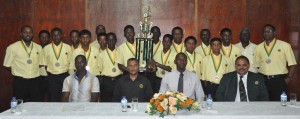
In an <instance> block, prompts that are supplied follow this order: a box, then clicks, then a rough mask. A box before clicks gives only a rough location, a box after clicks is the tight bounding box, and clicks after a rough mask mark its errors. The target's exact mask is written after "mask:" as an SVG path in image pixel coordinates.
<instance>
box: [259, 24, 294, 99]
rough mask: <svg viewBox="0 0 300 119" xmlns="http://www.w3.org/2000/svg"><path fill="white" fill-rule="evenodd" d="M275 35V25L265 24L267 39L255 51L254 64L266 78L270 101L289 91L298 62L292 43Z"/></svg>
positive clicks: (264, 35)
mask: <svg viewBox="0 0 300 119" xmlns="http://www.w3.org/2000/svg"><path fill="white" fill-rule="evenodd" d="M275 36H276V30H275V27H274V26H273V25H271V24H267V25H265V26H264V34H263V37H264V40H265V41H264V42H262V43H260V44H259V45H258V46H257V47H256V49H255V53H254V64H255V66H257V67H258V68H259V69H258V72H259V73H260V74H262V75H263V76H264V78H265V83H266V86H267V89H268V93H269V98H270V101H279V100H280V95H281V93H282V91H287V84H288V83H289V81H290V80H291V79H293V75H294V72H295V67H296V64H297V62H296V59H295V56H294V53H293V50H292V48H291V45H290V44H289V43H287V42H284V41H282V40H279V39H276V38H275ZM287 66H288V68H287Z"/></svg>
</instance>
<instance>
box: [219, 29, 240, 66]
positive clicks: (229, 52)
mask: <svg viewBox="0 0 300 119" xmlns="http://www.w3.org/2000/svg"><path fill="white" fill-rule="evenodd" d="M221 38H222V41H223V45H222V49H221V50H222V54H223V55H225V56H227V57H229V58H230V60H231V64H232V65H233V64H234V62H235V59H236V58H237V57H238V56H241V51H240V49H239V48H238V47H236V46H235V45H232V44H231V43H230V41H231V39H232V32H231V30H230V29H229V28H223V29H222V30H221ZM232 67H233V66H232Z"/></svg>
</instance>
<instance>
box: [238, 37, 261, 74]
mask: <svg viewBox="0 0 300 119" xmlns="http://www.w3.org/2000/svg"><path fill="white" fill-rule="evenodd" d="M235 46H237V47H238V48H239V49H240V50H241V52H242V55H243V56H246V57H247V58H248V59H249V62H250V68H249V71H251V72H254V73H257V71H258V69H257V67H254V65H253V57H254V51H255V48H256V46H257V45H256V44H254V43H251V42H250V43H249V45H248V46H246V48H244V47H243V46H242V43H241V42H239V43H238V44H235Z"/></svg>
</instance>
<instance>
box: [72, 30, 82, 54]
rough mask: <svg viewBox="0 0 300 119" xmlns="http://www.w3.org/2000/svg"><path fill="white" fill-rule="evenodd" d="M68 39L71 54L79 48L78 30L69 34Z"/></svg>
mask: <svg viewBox="0 0 300 119" xmlns="http://www.w3.org/2000/svg"><path fill="white" fill-rule="evenodd" d="M70 38H71V43H72V45H71V48H72V52H73V51H74V50H75V49H77V48H79V47H80V42H79V41H80V40H79V31H78V30H72V31H71V32H70Z"/></svg>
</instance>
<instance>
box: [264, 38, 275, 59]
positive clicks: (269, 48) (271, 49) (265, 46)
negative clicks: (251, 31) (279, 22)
mask: <svg viewBox="0 0 300 119" xmlns="http://www.w3.org/2000/svg"><path fill="white" fill-rule="evenodd" d="M276 41H277V40H276V39H275V42H273V43H272V44H270V46H269V47H268V46H267V44H266V43H265V44H264V48H265V51H266V53H267V55H268V57H270V55H271V53H272V51H273V48H274V46H275V44H276Z"/></svg>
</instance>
